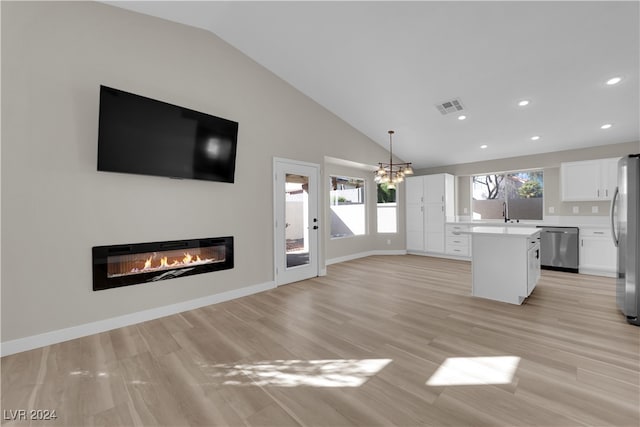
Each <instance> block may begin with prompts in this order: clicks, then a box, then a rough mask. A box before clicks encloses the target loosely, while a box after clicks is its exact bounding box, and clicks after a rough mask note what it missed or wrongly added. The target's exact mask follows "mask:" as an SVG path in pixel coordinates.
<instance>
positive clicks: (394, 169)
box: [375, 130, 413, 189]
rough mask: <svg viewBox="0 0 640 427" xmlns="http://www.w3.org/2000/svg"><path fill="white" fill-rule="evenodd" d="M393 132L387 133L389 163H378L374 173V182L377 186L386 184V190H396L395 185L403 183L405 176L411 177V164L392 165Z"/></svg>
mask: <svg viewBox="0 0 640 427" xmlns="http://www.w3.org/2000/svg"><path fill="white" fill-rule="evenodd" d="M393 134H394V132H393V131H392V130H390V131H389V163H378V165H380V167H379V168H378V170H377V171H376V177H375V181H376V183H378V184H387V188H391V189H393V188H396V185H397V184H399V183H401V182H402V181H404V177H405V175H413V168H412V167H411V163H395V164H394V163H393V141H392V137H393Z"/></svg>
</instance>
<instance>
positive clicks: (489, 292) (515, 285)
mask: <svg viewBox="0 0 640 427" xmlns="http://www.w3.org/2000/svg"><path fill="white" fill-rule="evenodd" d="M460 234H469V235H471V236H473V239H472V251H471V252H472V257H471V263H472V275H473V276H472V282H473V283H472V290H471V294H472V295H473V296H475V297H480V298H488V299H492V300H496V301H502V302H506V303H510V304H522V302H523V301H524V300H525V299H526V298H527V297H528V296H529V295H530V294H531V292H532V291H533V289H534V288H535V286H536V284H537V283H538V279H540V229H539V228H532V227H508V226H507V227H471V228H470V229H469V230H467V231H461V232H460Z"/></svg>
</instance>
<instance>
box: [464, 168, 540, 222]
mask: <svg viewBox="0 0 640 427" xmlns="http://www.w3.org/2000/svg"><path fill="white" fill-rule="evenodd" d="M543 189H544V172H543V171H542V170H530V171H517V172H502V173H495V174H487V175H475V176H472V177H471V192H472V200H471V209H472V211H473V219H503V218H504V217H505V214H506V217H507V218H508V219H534V220H541V219H542V217H543V206H542V200H543Z"/></svg>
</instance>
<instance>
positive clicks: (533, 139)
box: [531, 135, 540, 141]
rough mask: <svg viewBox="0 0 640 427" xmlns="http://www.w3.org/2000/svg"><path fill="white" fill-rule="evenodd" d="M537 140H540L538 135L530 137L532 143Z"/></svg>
mask: <svg viewBox="0 0 640 427" xmlns="http://www.w3.org/2000/svg"><path fill="white" fill-rule="evenodd" d="M539 139H540V137H539V136H538V135H535V136H532V137H531V140H532V141H537V140H539Z"/></svg>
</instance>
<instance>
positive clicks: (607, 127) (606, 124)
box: [600, 123, 613, 129]
mask: <svg viewBox="0 0 640 427" xmlns="http://www.w3.org/2000/svg"><path fill="white" fill-rule="evenodd" d="M611 126H613V125H612V124H611V123H605V124H603V125H602V126H600V129H609V128H610V127H611Z"/></svg>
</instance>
